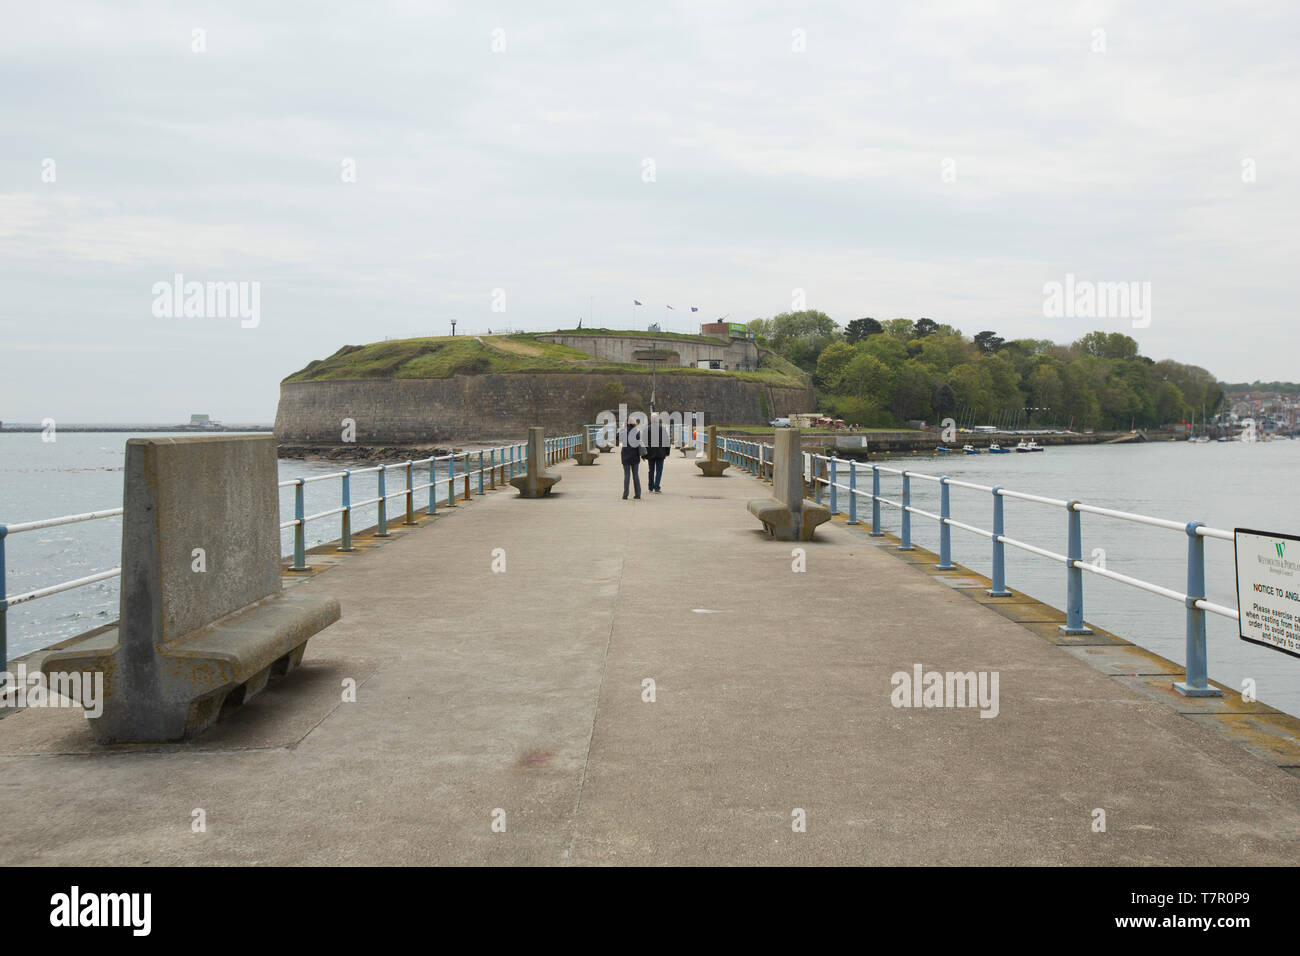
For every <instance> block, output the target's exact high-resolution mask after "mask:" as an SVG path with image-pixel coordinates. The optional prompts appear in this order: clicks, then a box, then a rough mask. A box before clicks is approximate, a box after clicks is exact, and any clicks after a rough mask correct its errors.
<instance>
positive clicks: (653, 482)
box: [646, 455, 664, 491]
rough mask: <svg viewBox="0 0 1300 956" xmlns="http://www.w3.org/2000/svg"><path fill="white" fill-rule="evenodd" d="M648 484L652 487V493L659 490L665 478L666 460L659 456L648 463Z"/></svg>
mask: <svg viewBox="0 0 1300 956" xmlns="http://www.w3.org/2000/svg"><path fill="white" fill-rule="evenodd" d="M646 472H647V474H646V484H648V485H649V486H650V490H651V491H658V490H659V482H660V481H661V480H662V479H663V476H664V460H663V459H662V458H660V457H659V456H658V455H655V456H654V457H653V458H650V459H648V460H647V461H646Z"/></svg>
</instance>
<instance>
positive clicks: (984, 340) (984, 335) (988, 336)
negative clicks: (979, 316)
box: [973, 331, 1004, 355]
mask: <svg viewBox="0 0 1300 956" xmlns="http://www.w3.org/2000/svg"><path fill="white" fill-rule="evenodd" d="M973 341H974V342H975V346H976V347H977V348H978V349H979V350H980V351H981V352H983V353H984V354H985V355H992V354H993V353H994V352H996V351H997V350H998V349H1000V348H1002V346H1003V344H1004V339H1003V338H1002V336H1000V335H998V334H997V333H996V332H989V331H984V332H979V333H976V335H975V338H974V340H973Z"/></svg>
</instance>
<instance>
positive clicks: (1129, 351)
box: [1071, 332, 1138, 359]
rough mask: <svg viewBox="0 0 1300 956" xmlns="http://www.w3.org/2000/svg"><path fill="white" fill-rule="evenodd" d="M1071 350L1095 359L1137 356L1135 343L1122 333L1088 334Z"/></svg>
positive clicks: (1131, 357)
mask: <svg viewBox="0 0 1300 956" xmlns="http://www.w3.org/2000/svg"><path fill="white" fill-rule="evenodd" d="M1071 348H1073V349H1075V350H1076V351H1079V352H1082V353H1083V354H1084V355H1095V356H1096V357H1097V358H1108V359H1133V358H1137V355H1138V344H1137V341H1136V340H1135V339H1133V338H1132V337H1130V336H1127V335H1125V334H1124V333H1122V332H1089V333H1088V334H1087V335H1085V336H1084V337H1083V338H1081V339H1079V340H1078V341H1077V342H1075V343H1074V345H1072V346H1071Z"/></svg>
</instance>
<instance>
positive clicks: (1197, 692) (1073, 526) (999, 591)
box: [718, 436, 1239, 697]
mask: <svg viewBox="0 0 1300 956" xmlns="http://www.w3.org/2000/svg"><path fill="white" fill-rule="evenodd" d="M718 445H719V448H720V452H719V453H720V454H721V455H722V456H723V457H724V458H725V459H726V460H727V461H730V462H732V463H733V464H735V465H736V466H738V467H740V468H742V469H744V470H745V471H748V472H749V473H750V474H752V475H754V476H755V477H758V478H770V477H771V476H772V449H773V446H772V445H770V444H765V443H763V442H757V441H749V440H747V439H743V438H723V437H722V436H719V438H718ZM802 454H803V459H804V460H803V473H804V480H805V482H807V483H808V484H809V485H811V487H812V493H813V495H814V497H815V498H816V500H817V501H819V502H820V501H821V498H822V493H823V491H825V492H826V493H827V497H828V498H829V503H828V504H829V508H830V511H831V514H833V515H835V514H839V513H840V501H839V496H840V493H841V492H843V493H845V494H847V496H848V514H849V517H848V524H851V525H857V524H860V523H861V522H859V521H858V500H859V499H860V498H861V499H865V500H867V501H869V502H870V504H871V531H870V535H871V537H876V538H879V537H884V534H885V533H884V531H883V530H881V528H882V525H881V520H880V514H881V511H880V509H881V506H882V505H883V506H885V507H889V508H893V509H895V510H897V511H898V512H899V515H900V528H899V535H898V538H899V543H898V549H899V550H900V551H913V550H915V547H914V545H913V544H912V516H913V515H919V516H920V517H923V518H929V519H931V520H933V521H935V522H937V523H938V529H939V563H938V564H937V565H935V567H936V568H937V569H939V570H944V571H948V570H953V569H954V568H956V567H957V566H956V565H955V564H953V563H952V529H953V528H958V529H960V530H962V531H966V532H969V533H971V534H975V535H978V536H980V537H983V538H986V539H988V540H989V542H990V544H991V549H992V571H993V573H992V575H991V576H990V577H991V581H992V583H991V587H990V588H989V590H988V594H990V595H991V596H993V597H1009V596H1010V595H1011V591H1009V590H1008V589H1007V586H1006V547H1007V546H1008V545H1010V546H1011V547H1013V548H1017V549H1019V550H1021V551H1025V552H1027V553H1029V554H1033V555H1036V556H1038V557H1041V558H1046V559H1048V560H1050V561H1056V562H1058V563H1060V564H1061V565H1063V566H1064V568H1065V572H1066V607H1065V624H1063V625H1061V630H1062V632H1064V633H1065V634H1076V635H1081V634H1090V633H1092V631H1091V629H1090V628H1088V627H1087V626H1086V625H1085V624H1084V620H1083V575H1084V572H1087V573H1089V574H1095V575H1097V576H1099V577H1103V578H1107V579H1109V580H1111V581H1117V582H1119V583H1120V584H1124V585H1127V586H1129V587H1132V588H1137V589H1139V590H1142V591H1146V592H1148V593H1150V594H1156V595H1159V596H1160V597H1164V598H1168V599H1169V600H1172V601H1177V602H1179V603H1180V604H1182V605H1183V606H1184V608H1185V616H1186V621H1185V626H1186V635H1185V640H1186V656H1187V662H1186V671H1187V672H1186V679H1185V680H1183V681H1179V682H1176V683H1175V684H1174V687H1175V688H1176V689H1177V690H1178V691H1179V693H1182V694H1184V695H1186V696H1189V697H1218V696H1221V695H1220V692H1219V690H1218V689H1217V688H1215V687H1213V686H1212V685H1211V684H1210V683H1209V675H1208V667H1209V664H1208V655H1207V651H1206V626H1205V622H1206V618H1205V615H1206V612H1209V613H1211V614H1217V615H1219V616H1221V617H1226V618H1231V619H1232V620H1234V621H1235V620H1239V612H1238V609H1236V608H1231V607H1225V606H1223V605H1222V604H1215V603H1214V602H1212V601H1209V600H1207V599H1206V596H1205V539H1206V538H1214V539H1218V540H1221V541H1232V540H1233V533H1232V532H1231V531H1226V530H1223V529H1221V528H1211V527H1208V526H1207V525H1205V524H1203V523H1202V522H1200V521H1188V522H1179V521H1169V520H1167V519H1164V518H1152V517H1150V516H1148V515H1140V514H1133V513H1131V512H1128V511H1118V510H1116V509H1114V508H1102V507H1099V506H1097V505H1090V504H1085V503H1084V502H1082V501H1079V500H1077V499H1072V500H1069V501H1066V500H1063V499H1059V498H1047V497H1044V496H1042V495H1031V494H1027V493H1025V492H1020V491H1011V490H1009V489H1006V488H1003V487H1002V486H1001V485H980V484H975V483H974V482H969V481H958V480H957V479H955V478H949V477H948V476H947V475H931V474H926V473H923V472H918V471H914V470H912V469H910V468H890V467H887V466H885V465H875V464H863V463H861V462H857V461H854V460H852V459H844V458H839V457H837V456H833V455H831V456H828V455H818V454H815V453H812V452H803V453H802ZM868 469H869V470H870V472H871V490H870V491H860V490H859V489H858V473H859V472H866V471H867V470H868ZM841 470H846V471H847V472H848V483H847V484H844V483H843V482H842V475H841ZM882 474H885V475H896V476H898V477H900V478H901V479H902V482H901V485H902V487H901V489H900V493H899V497H898V499H897V500H895V499H892V498H887V497H885V496H883V495H882V494H881V488H880V479H881V475H882ZM913 479H915V480H918V481H926V482H932V483H935V484H937V485H938V486H939V513H938V514H935V513H934V512H932V511H925V510H923V509H921V508H918V507H916V506H915V505H913V504H912V481H913ZM954 487H956V488H963V489H967V490H970V491H977V492H983V493H985V494H987V495H989V496H990V498H991V505H992V524H993V527H992V529H991V530H990V529H985V528H981V527H978V526H976V525H974V524H969V523H967V522H963V521H958V520H956V519H955V518H953V517H952V502H951V495H950V489H951V488H954ZM1007 498H1013V499H1016V500H1019V501H1027V502H1031V503H1034V504H1039V505H1046V506H1048V507H1053V508H1061V509H1063V510H1064V511H1065V513H1066V546H1065V553H1064V554H1061V553H1059V552H1056V551H1051V550H1049V549H1047V548H1040V547H1038V546H1037V545H1033V544H1029V543H1027V542H1025V541H1020V540H1017V539H1015V538H1011V537H1008V536H1007V534H1006V521H1005V513H1004V509H1003V502H1004V500H1005V499H1007ZM1083 514H1091V515H1098V516H1100V517H1103V518H1110V519H1114V520H1118V521H1126V522H1130V523H1133V524H1139V525H1145V526H1148V527H1152V528H1163V529H1165V530H1169V531H1180V532H1182V533H1183V534H1184V535H1185V536H1186V539H1187V586H1186V590H1185V591H1177V590H1174V589H1173V588H1167V587H1164V586H1162V585H1159V584H1153V583H1152V582H1150V581H1144V580H1142V579H1140V578H1135V577H1131V576H1129V575H1127V574H1120V573H1119V572H1117V571H1111V570H1108V569H1106V568H1104V567H1101V566H1099V565H1097V564H1092V563H1090V562H1086V561H1084V560H1083V540H1082V539H1083V536H1082V528H1081V521H1080V516H1081V515H1083Z"/></svg>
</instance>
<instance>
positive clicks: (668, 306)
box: [664, 305, 677, 312]
mask: <svg viewBox="0 0 1300 956" xmlns="http://www.w3.org/2000/svg"><path fill="white" fill-rule="evenodd" d="M664 308H665V309H673V307H672V306H671V305H666V306H664ZM673 311H674V312H676V311H677V310H676V309H673Z"/></svg>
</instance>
